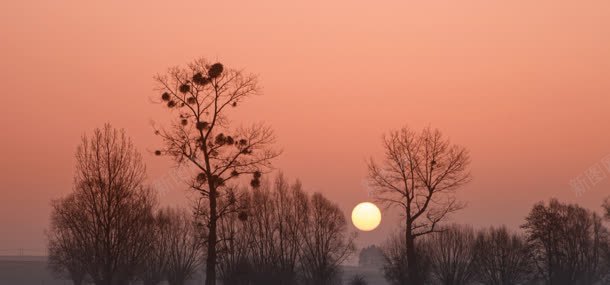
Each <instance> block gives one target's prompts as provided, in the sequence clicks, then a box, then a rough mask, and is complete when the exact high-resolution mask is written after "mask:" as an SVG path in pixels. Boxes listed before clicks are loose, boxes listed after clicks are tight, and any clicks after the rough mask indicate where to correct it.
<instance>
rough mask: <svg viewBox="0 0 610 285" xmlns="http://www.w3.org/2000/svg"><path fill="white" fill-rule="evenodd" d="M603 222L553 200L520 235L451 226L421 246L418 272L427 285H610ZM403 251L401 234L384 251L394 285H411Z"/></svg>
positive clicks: (592, 214)
mask: <svg viewBox="0 0 610 285" xmlns="http://www.w3.org/2000/svg"><path fill="white" fill-rule="evenodd" d="M604 208H605V209H606V211H608V209H610V206H609V204H608V203H606V204H605V207H604ZM608 217H610V216H608ZM602 219H603V218H602V217H600V216H599V215H598V214H596V213H595V212H593V211H590V210H587V209H585V208H582V207H580V206H578V205H574V204H564V203H560V202H559V201H557V200H555V199H552V200H550V201H549V202H548V203H547V204H544V203H538V204H536V205H535V206H534V207H533V209H532V210H531V212H530V213H529V215H528V216H527V218H526V220H525V223H524V224H523V225H522V226H521V228H522V229H523V232H522V233H517V232H513V231H510V230H508V229H506V228H505V227H492V228H488V229H483V230H474V229H473V228H471V227H470V226H466V225H457V224H454V225H450V226H447V227H444V228H442V229H440V230H439V231H438V232H436V233H433V234H430V235H427V236H425V237H424V238H422V239H420V240H418V242H417V244H416V248H417V253H418V255H419V256H418V257H419V258H418V261H419V264H418V269H419V270H420V271H421V272H422V274H421V276H423V280H422V281H423V283H424V284H447V285H448V284H451V285H466V284H497V285H507V284H552V285H564V284H565V285H573V284H582V285H584V284H610V239H609V236H608V229H607V228H606V227H605V226H604V225H603V223H602ZM404 245H405V242H404V235H402V234H401V235H395V236H393V237H391V238H390V239H389V240H388V241H387V242H386V244H385V245H384V246H383V247H382V248H383V252H384V255H385V257H386V264H385V266H384V268H383V270H384V273H385V276H386V278H387V280H388V281H389V282H390V283H392V284H409V282H408V280H409V276H408V274H409V270H408V267H409V264H408V262H407V259H406V256H407V254H406V247H405V246H404Z"/></svg>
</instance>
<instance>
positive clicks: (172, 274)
mask: <svg viewBox="0 0 610 285" xmlns="http://www.w3.org/2000/svg"><path fill="white" fill-rule="evenodd" d="M159 216H160V217H162V218H163V219H164V220H165V223H167V227H165V229H166V232H165V234H163V238H164V239H165V241H164V242H163V244H164V245H166V246H167V249H168V257H167V265H166V268H165V272H166V277H167V281H168V282H169V284H170V285H184V284H185V282H186V280H188V279H189V278H190V277H191V276H192V275H193V274H194V273H195V271H196V270H197V268H198V267H199V266H200V265H201V264H202V261H203V260H202V254H203V247H202V242H201V236H200V235H199V233H198V230H197V226H196V224H195V221H194V219H193V215H192V214H191V213H189V212H187V211H185V210H184V209H172V208H166V209H162V210H161V211H160V213H159Z"/></svg>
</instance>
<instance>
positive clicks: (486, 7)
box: [0, 0, 610, 254]
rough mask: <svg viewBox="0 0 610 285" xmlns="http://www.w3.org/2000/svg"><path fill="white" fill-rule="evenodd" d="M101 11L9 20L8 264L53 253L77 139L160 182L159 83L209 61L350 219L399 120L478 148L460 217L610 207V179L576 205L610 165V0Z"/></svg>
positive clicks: (74, 6)
mask: <svg viewBox="0 0 610 285" xmlns="http://www.w3.org/2000/svg"><path fill="white" fill-rule="evenodd" d="M91 2H92V1H10V3H3V4H2V7H0V83H1V88H2V89H1V90H2V94H3V96H2V103H1V104H0V110H1V113H0V114H1V115H0V116H1V117H0V119H1V120H0V128H1V130H2V132H1V133H2V140H1V147H0V157H1V159H0V250H4V249H16V248H32V249H42V248H44V247H45V241H44V235H43V230H44V228H45V227H46V226H47V224H48V215H49V201H50V199H52V198H56V197H59V196H61V195H63V194H65V193H67V192H69V191H70V190H71V181H72V170H73V162H74V160H73V154H74V150H75V148H76V146H77V144H78V143H79V137H80V136H81V135H82V134H83V133H84V132H89V131H91V130H92V129H93V128H94V127H98V126H102V125H103V124H104V123H105V122H110V123H112V124H113V125H114V126H117V127H123V128H125V129H127V131H128V133H129V134H130V135H131V136H132V138H133V139H134V141H135V143H136V145H137V146H138V147H139V149H140V151H142V152H144V155H145V160H146V163H147V164H148V170H149V171H148V173H149V176H150V177H151V178H153V179H154V178H155V177H163V176H164V175H167V174H168V173H169V172H170V168H169V167H170V165H171V164H170V163H168V161H167V160H165V159H160V158H156V157H153V156H152V155H151V154H150V153H149V152H148V151H151V150H154V149H155V147H156V146H158V145H159V144H160V141H159V140H158V139H157V138H156V137H154V135H153V134H152V131H151V128H150V121H151V120H156V121H161V122H163V121H164V118H166V115H167V114H166V111H165V110H163V109H162V108H161V107H160V106H158V105H154V104H151V103H150V97H151V96H157V94H154V93H153V92H152V89H153V87H154V83H153V80H152V76H153V75H154V74H155V73H158V72H163V71H164V70H166V68H167V67H169V66H173V65H178V64H183V63H187V62H188V61H190V60H192V59H194V58H197V57H200V56H205V57H208V58H210V59H212V60H216V59H218V60H221V61H222V62H223V63H225V64H226V65H229V66H232V67H237V68H245V69H246V70H248V71H250V72H253V73H256V74H259V75H260V82H261V85H262V86H263V87H264V96H260V97H256V98H253V99H252V100H250V101H249V102H248V103H246V104H244V105H243V106H242V108H241V109H240V110H241V111H242V113H240V114H237V115H236V117H235V119H240V120H241V119H243V120H244V121H246V122H252V121H266V122H268V123H269V124H271V125H272V126H273V128H274V129H275V130H276V132H277V135H278V138H279V141H278V146H280V147H281V148H282V149H283V150H284V154H283V156H282V157H281V158H280V159H279V160H278V161H277V163H276V165H277V167H278V168H281V169H283V170H284V172H285V174H286V175H288V176H290V177H293V178H294V177H299V178H301V180H302V181H303V183H304V185H305V186H306V188H307V190H308V191H320V192H323V193H324V194H325V195H327V196H328V197H329V198H331V199H332V200H334V201H337V202H339V203H340V204H341V206H342V208H343V209H344V210H345V212H346V214H349V212H350V211H351V207H353V206H354V205H356V204H357V203H358V202H361V201H363V200H367V192H366V190H365V189H364V187H363V186H362V184H363V183H362V181H363V178H364V177H365V174H366V172H365V170H366V167H365V162H364V161H365V159H366V158H367V157H369V156H371V155H376V154H379V152H380V150H381V146H380V137H381V134H382V133H383V132H385V131H387V130H389V129H392V128H397V127H400V126H402V125H405V124H408V125H410V126H412V127H415V128H421V127H423V126H426V125H431V126H433V127H437V128H439V129H441V130H442V131H443V132H444V133H445V134H446V135H448V136H449V137H451V139H452V140H453V141H454V142H456V143H459V144H462V145H465V146H466V147H468V148H469V149H470V150H471V154H472V161H473V162H472V171H473V175H474V181H473V182H472V183H471V184H469V185H468V186H466V187H464V189H463V193H462V195H461V197H462V198H463V199H464V200H466V201H468V203H469V207H468V208H467V209H465V210H463V211H462V212H460V213H459V214H458V215H456V216H455V218H454V221H457V222H461V223H469V224H473V225H475V226H487V225H490V224H502V223H504V224H507V225H509V226H511V227H516V226H518V225H519V224H521V223H522V220H523V217H524V216H525V215H526V214H527V212H528V210H529V208H530V207H531V205H532V204H533V203H535V202H536V201H539V200H546V199H548V198H550V197H557V198H560V199H562V200H565V201H572V202H578V203H580V204H582V205H585V206H587V207H591V208H595V209H599V205H600V203H601V199H602V197H604V196H607V195H610V191H609V189H610V174H609V172H608V171H606V172H604V173H606V174H607V175H608V176H609V177H608V178H605V179H603V180H602V181H601V182H599V183H598V184H597V185H595V186H594V187H591V188H590V189H588V190H587V192H586V193H584V194H583V195H582V196H580V197H576V196H575V195H574V193H573V192H572V190H571V188H570V186H569V184H568V182H569V181H570V179H572V178H574V177H576V176H578V175H581V174H583V173H584V172H585V171H586V170H587V169H589V168H590V167H591V166H592V165H595V163H598V162H599V161H600V160H602V159H603V158H604V157H606V156H608V155H610V128H609V125H608V123H609V122H610V80H609V78H610V2H608V1H483V0H481V1H356V0H351V1H302V2H297V1H280V0H277V1H241V2H247V3H239V1H172V2H171V3H170V2H168V1H96V4H91ZM136 2H138V3H136ZM533 2H535V3H533ZM184 196H185V195H184V191H183V190H180V189H176V190H173V191H170V192H169V193H165V194H164V195H163V198H162V199H163V200H164V203H167V204H173V203H180V201H182V200H184V199H183V197H184ZM395 225H396V224H395V222H393V221H388V220H387V219H386V220H385V221H384V222H382V225H381V226H380V228H379V229H378V230H376V231H374V232H371V233H361V234H360V237H359V244H360V245H366V244H368V243H378V242H380V241H382V240H383V238H384V237H385V235H387V233H389V232H390V231H391V230H392V228H393V227H394V226H395ZM0 254H2V252H0Z"/></svg>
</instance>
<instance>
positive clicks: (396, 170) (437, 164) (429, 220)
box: [368, 127, 471, 284]
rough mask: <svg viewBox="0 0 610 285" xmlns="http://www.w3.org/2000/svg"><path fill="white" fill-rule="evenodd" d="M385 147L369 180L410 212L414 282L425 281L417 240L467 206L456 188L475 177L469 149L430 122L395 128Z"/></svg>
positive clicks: (382, 196) (386, 199)
mask: <svg viewBox="0 0 610 285" xmlns="http://www.w3.org/2000/svg"><path fill="white" fill-rule="evenodd" d="M383 147H384V150H385V157H384V159H383V161H382V162H381V163H377V162H376V161H374V160H373V159H371V160H370V162H369V163H368V168H369V177H368V178H369V184H370V185H371V186H372V187H373V188H374V189H375V191H374V193H373V194H374V195H375V197H376V198H377V200H378V201H380V202H382V203H384V204H386V205H388V206H396V207H398V208H399V209H400V211H401V213H402V214H403V215H404V218H405V227H404V235H405V249H406V255H407V264H408V266H409V268H408V271H409V274H408V276H409V277H408V278H409V281H410V282H409V284H422V282H423V281H422V279H421V278H420V277H419V276H418V275H419V274H418V273H419V270H418V269H417V266H418V262H417V256H418V255H417V253H416V246H415V240H416V238H417V237H420V236H422V235H425V234H429V233H432V232H435V231H436V230H437V229H438V224H439V223H440V222H441V221H443V220H444V219H445V218H446V217H447V216H448V215H449V214H450V213H452V212H455V211H457V210H459V209H461V208H463V206H464V204H462V203H460V202H458V201H457V200H456V198H455V195H454V194H455V191H456V190H457V189H458V188H459V187H460V186H462V185H464V184H466V183H467V182H469V181H470V180H471V176H470V172H469V163H470V158H469V153H468V151H467V150H466V149H465V148H464V147H461V146H458V145H453V144H451V142H450V141H449V139H447V138H445V137H444V136H443V135H442V134H441V132H440V131H438V130H432V129H430V128H425V129H423V130H422V131H421V132H415V131H413V130H412V129H409V128H407V127H404V128H402V129H400V130H398V131H392V132H390V133H389V134H388V135H385V136H384V137H383Z"/></svg>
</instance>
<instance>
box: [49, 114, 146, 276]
mask: <svg viewBox="0 0 610 285" xmlns="http://www.w3.org/2000/svg"><path fill="white" fill-rule="evenodd" d="M76 161H77V164H76V172H75V177H74V192H73V193H72V194H71V195H70V196H68V197H67V198H65V199H64V200H63V202H58V203H55V204H53V214H52V217H53V219H52V223H53V226H52V228H51V230H52V232H51V237H57V236H64V235H65V236H66V237H68V238H69V239H71V240H72V241H73V242H75V243H76V244H77V245H78V246H77V248H78V249H79V250H80V252H81V253H86V255H84V256H81V258H80V259H79V263H81V264H82V266H83V267H84V268H85V270H86V272H87V274H88V275H89V276H90V277H91V278H92V280H93V281H94V282H95V284H98V285H115V284H127V283H128V282H129V281H130V280H132V279H133V278H134V277H135V274H136V273H137V271H138V269H139V268H140V265H141V260H142V258H143V257H144V256H145V253H146V251H147V250H148V249H149V246H148V244H149V241H150V235H149V232H150V228H151V227H152V225H153V220H154V219H153V215H152V209H153V207H154V205H155V199H154V195H153V193H151V192H150V191H149V190H148V189H147V188H145V187H144V186H143V185H142V183H143V180H144V175H145V167H144V164H143V163H142V159H141V156H140V154H139V153H138V152H137V150H136V149H135V147H134V146H133V144H132V143H131V141H130V139H129V138H128V137H127V136H126V135H125V132H124V131H119V130H116V129H113V128H112V127H111V126H110V125H106V126H105V127H104V128H103V129H96V130H95V131H94V132H93V135H92V136H91V137H87V136H84V137H83V140H82V143H81V145H80V146H79V147H78V149H77V151H76ZM53 240H57V239H55V238H53Z"/></svg>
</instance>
